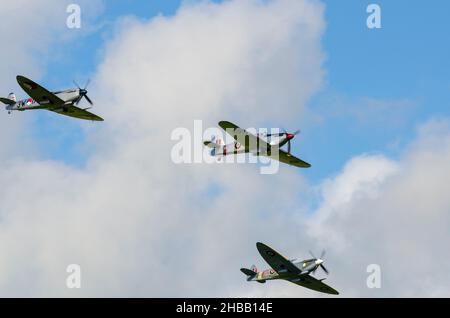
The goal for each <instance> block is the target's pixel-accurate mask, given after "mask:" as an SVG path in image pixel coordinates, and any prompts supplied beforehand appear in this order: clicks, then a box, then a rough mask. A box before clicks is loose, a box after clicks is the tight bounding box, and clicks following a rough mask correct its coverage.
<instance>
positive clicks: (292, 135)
mask: <svg viewBox="0 0 450 318" xmlns="http://www.w3.org/2000/svg"><path fill="white" fill-rule="evenodd" d="M294 137H295V135H294V134H286V139H287V140H291V139H292V138H294Z"/></svg>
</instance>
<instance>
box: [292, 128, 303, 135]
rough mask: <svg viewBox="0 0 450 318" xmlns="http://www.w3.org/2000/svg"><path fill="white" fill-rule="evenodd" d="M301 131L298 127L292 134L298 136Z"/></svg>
mask: <svg viewBox="0 0 450 318" xmlns="http://www.w3.org/2000/svg"><path fill="white" fill-rule="evenodd" d="M300 132H301V130H300V129H297V130H296V131H295V132H293V133H292V134H293V135H294V136H296V135H298V134H299V133H300Z"/></svg>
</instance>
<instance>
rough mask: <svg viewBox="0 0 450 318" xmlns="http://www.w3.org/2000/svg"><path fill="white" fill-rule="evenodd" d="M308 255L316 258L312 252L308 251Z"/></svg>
mask: <svg viewBox="0 0 450 318" xmlns="http://www.w3.org/2000/svg"><path fill="white" fill-rule="evenodd" d="M309 255H311V256H312V257H313V258H314V259H317V257H315V256H314V253H313V252H311V251H309Z"/></svg>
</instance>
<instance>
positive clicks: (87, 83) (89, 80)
mask: <svg viewBox="0 0 450 318" xmlns="http://www.w3.org/2000/svg"><path fill="white" fill-rule="evenodd" d="M90 83H91V79H90V78H88V80H87V81H86V85H84V89H86V88H87V87H88V86H89V84H90Z"/></svg>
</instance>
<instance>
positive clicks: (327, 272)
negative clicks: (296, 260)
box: [309, 250, 330, 275]
mask: <svg viewBox="0 0 450 318" xmlns="http://www.w3.org/2000/svg"><path fill="white" fill-rule="evenodd" d="M309 254H311V256H312V257H313V258H314V260H315V261H316V264H317V265H318V266H317V267H316V268H315V269H314V270H313V271H312V273H313V274H315V273H316V270H317V268H319V267H320V268H321V269H322V270H323V271H324V272H325V274H327V275H328V274H329V273H330V272H329V271H328V269H327V268H326V267H325V265H323V257H324V256H325V254H326V251H325V250H323V251H322V253H321V254H320V257H319V258H317V257H316V256H315V255H314V253H313V252H311V251H309Z"/></svg>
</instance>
